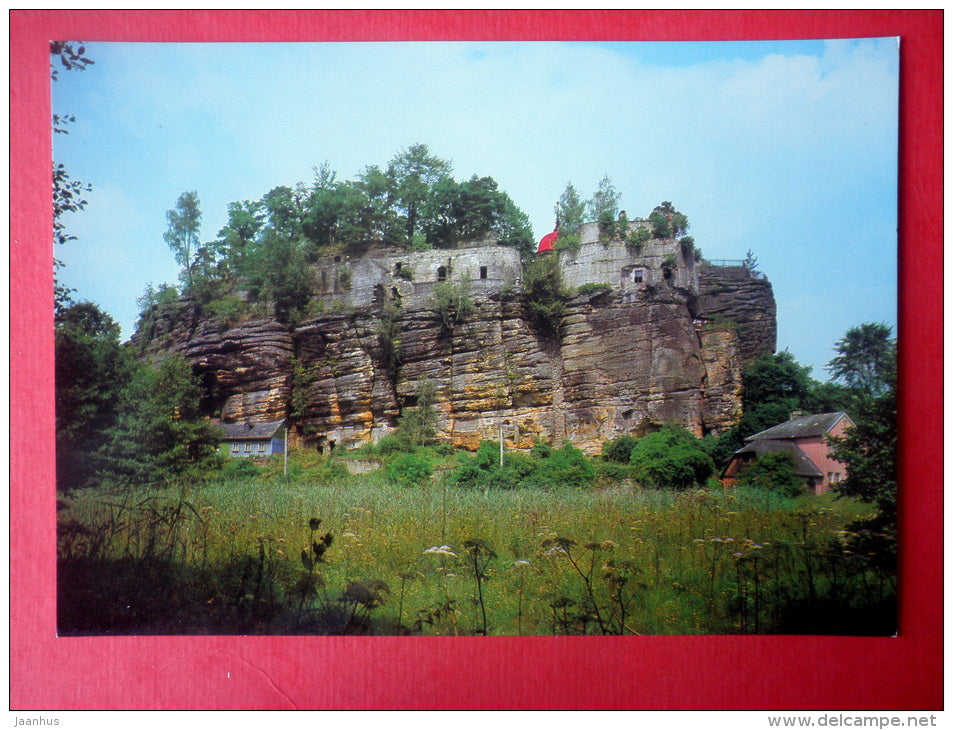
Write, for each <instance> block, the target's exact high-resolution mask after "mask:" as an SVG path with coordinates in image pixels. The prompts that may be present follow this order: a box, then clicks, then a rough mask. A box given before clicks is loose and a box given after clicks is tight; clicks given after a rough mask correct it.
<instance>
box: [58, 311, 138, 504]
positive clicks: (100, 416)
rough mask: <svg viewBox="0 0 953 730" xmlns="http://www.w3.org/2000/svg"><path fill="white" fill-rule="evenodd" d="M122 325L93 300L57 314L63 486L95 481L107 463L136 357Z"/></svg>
mask: <svg viewBox="0 0 953 730" xmlns="http://www.w3.org/2000/svg"><path fill="white" fill-rule="evenodd" d="M119 336H120V332H119V325H118V324H116V322H115V321H114V320H113V319H112V317H110V316H109V315H108V314H106V313H105V312H103V311H102V310H101V309H99V307H97V306H96V305H95V304H93V303H91V302H78V303H71V304H69V305H68V306H65V307H63V308H61V309H60V311H59V312H58V313H57V316H56V319H55V330H54V346H55V373H56V387H55V398H56V476H57V488H58V489H61V490H64V491H66V490H70V489H76V488H80V487H87V486H90V485H92V484H93V483H95V479H96V477H97V476H98V475H99V474H100V473H101V472H102V470H103V468H104V467H105V464H106V450H107V446H108V443H109V439H108V431H109V429H111V428H112V427H113V426H114V425H115V423H116V419H117V417H118V415H119V406H120V397H121V392H122V388H123V387H124V385H125V383H126V382H127V381H128V379H129V377H130V373H131V370H132V362H131V361H130V359H129V356H128V354H127V352H126V350H125V349H124V348H123V346H122V345H121V343H120V340H119Z"/></svg>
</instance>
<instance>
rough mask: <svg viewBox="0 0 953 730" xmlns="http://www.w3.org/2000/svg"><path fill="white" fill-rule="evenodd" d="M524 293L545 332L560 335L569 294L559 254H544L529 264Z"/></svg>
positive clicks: (533, 317) (524, 277)
mask: <svg viewBox="0 0 953 730" xmlns="http://www.w3.org/2000/svg"><path fill="white" fill-rule="evenodd" d="M523 297H524V300H525V301H526V306H527V308H528V309H529V315H530V317H531V318H532V319H533V321H534V322H535V323H536V325H537V326H538V327H539V328H540V329H541V330H542V331H543V332H544V333H545V334H547V335H549V336H551V337H555V338H556V339H558V338H559V337H560V336H561V334H562V319H563V315H564V314H565V313H566V301H567V300H568V298H569V292H568V291H567V289H566V285H565V283H564V281H563V276H562V271H561V270H560V268H559V259H558V258H556V257H555V256H543V257H540V258H538V259H536V260H535V261H533V263H531V264H530V265H529V266H527V267H526V271H525V273H524V275H523Z"/></svg>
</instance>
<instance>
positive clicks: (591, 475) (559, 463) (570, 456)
mask: <svg viewBox="0 0 953 730" xmlns="http://www.w3.org/2000/svg"><path fill="white" fill-rule="evenodd" d="M595 476H596V472H595V469H594V468H593V466H592V464H591V463H590V461H589V460H588V459H587V458H586V456H585V454H583V453H582V452H581V451H580V450H579V449H577V448H576V447H575V446H573V445H572V444H571V443H569V442H568V441H566V442H565V443H564V444H563V445H562V447H561V448H559V449H555V450H554V451H553V453H552V454H551V455H550V456H548V457H546V458H544V459H540V460H538V461H537V467H536V469H535V470H534V471H533V472H532V473H531V474H528V475H526V476H525V477H524V478H523V479H522V480H521V482H520V486H531V485H532V486H539V487H544V488H546V487H550V488H565V487H587V486H589V485H591V484H592V482H593V480H594V479H595Z"/></svg>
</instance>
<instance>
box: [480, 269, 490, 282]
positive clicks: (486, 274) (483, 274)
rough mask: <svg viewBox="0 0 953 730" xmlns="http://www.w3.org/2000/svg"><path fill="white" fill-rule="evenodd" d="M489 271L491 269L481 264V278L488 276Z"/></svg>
mask: <svg viewBox="0 0 953 730" xmlns="http://www.w3.org/2000/svg"><path fill="white" fill-rule="evenodd" d="M489 273H490V272H489V269H488V268H487V267H486V266H481V267H480V278H481V279H485V278H487V276H488V274H489Z"/></svg>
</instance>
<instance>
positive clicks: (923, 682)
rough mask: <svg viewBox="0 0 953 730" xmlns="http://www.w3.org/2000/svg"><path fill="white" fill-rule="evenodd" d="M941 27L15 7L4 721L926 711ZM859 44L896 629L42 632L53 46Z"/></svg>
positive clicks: (938, 287)
mask: <svg viewBox="0 0 953 730" xmlns="http://www.w3.org/2000/svg"><path fill="white" fill-rule="evenodd" d="M942 25H943V15H942V11H936V10H933V11H922V10H916V11H896V10H891V11H760V12H748V11H363V10H344V11H276V12H261V11H171V12H170V11H72V12H64V11H49V10H47V11H32V10H31V11H11V12H10V41H11V43H10V46H11V48H10V53H11V77H10V115H11V159H10V165H11V182H10V189H11V251H10V264H11V302H10V304H11V363H10V378H11V403H10V415H11V428H10V443H11V458H10V484H11V495H10V519H11V524H10V528H11V529H10V583H11V585H10V588H11V596H10V599H11V600H10V619H11V634H10V650H11V657H10V669H11V678H10V704H11V709H14V710H67V709H236V710H237V709H283V708H288V709H294V708H297V709H511V710H514V709H550V710H565V709H594V710H609V709H617V710H653V709H654V710H661V709H682V710H692V709H704V710H714V709H725V710H729V709H734V710H768V709H777V710H817V711H820V710H905V709H906V710H928V709H941V708H942V649H943V647H942V642H943V634H942V615H943V606H942V598H943V583H942V577H943V572H942V567H943V566H942V557H943V556H942V507H943V503H942V453H943V452H942V425H943V421H942V400H941V397H942V387H941V386H942V380H941V378H942V344H941V343H942V309H941V307H942V278H941V267H942V220H943V209H942V194H943V192H942V183H943V178H942V136H941V135H942V132H941V129H942V63H943V59H942V42H943V35H942ZM865 36H866V37H874V36H880V37H882V36H899V37H900V38H901V46H900V50H901V67H900V68H901V81H900V85H901V91H900V113H901V145H900V148H901V163H900V196H901V215H900V307H901V317H900V324H899V327H898V330H899V336H900V348H901V368H900V374H901V386H900V387H901V419H900V420H901V434H902V439H901V461H900V463H901V485H902V488H901V513H900V514H901V548H902V552H901V588H902V590H901V611H900V619H901V630H900V635H899V637H896V638H856V637H750V636H749V637H722V636H712V637H681V636H664V637H620V638H599V637H585V638H570V637H536V638H453V639H450V638H445V639H444V638H422V637H418V638H397V637H392V638H380V637H377V638H373V637H370V638H356V637H351V638H326V637H252V638H245V637H144V638H139V637H122V638H64V639H60V638H57V637H56V624H55V592H54V587H55V514H54V463H53V460H54V435H53V397H52V392H53V367H52V349H53V348H52V342H53V338H52V294H51V287H52V274H51V271H52V265H51V256H52V251H51V243H50V241H51V237H52V233H51V220H50V213H49V211H50V178H49V174H50V172H49V171H50V147H51V140H50V137H51V135H50V100H49V93H50V82H49V47H48V41H49V40H53V39H56V40H61V39H62V40H67V39H77V40H84V41H321V40H334V41H345V40H484V39H487V40H587V39H603V40H729V39H730V40H772V39H795V38H837V37H865ZM119 152H120V153H121V151H119ZM857 273H858V274H859V275H862V274H863V272H857ZM913 424H916V431H915V432H914V431H912V430H911V428H908V426H912V425H913Z"/></svg>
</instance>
